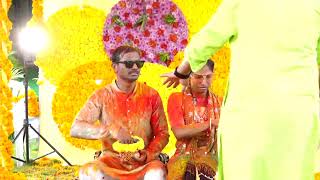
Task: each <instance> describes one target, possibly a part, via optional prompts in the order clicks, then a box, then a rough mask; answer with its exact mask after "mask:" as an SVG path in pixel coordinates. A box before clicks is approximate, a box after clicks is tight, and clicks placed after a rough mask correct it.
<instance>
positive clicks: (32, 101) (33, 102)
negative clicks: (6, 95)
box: [13, 90, 40, 117]
mask: <svg viewBox="0 0 320 180" xmlns="http://www.w3.org/2000/svg"><path fill="white" fill-rule="evenodd" d="M24 98H25V96H24V94H22V95H19V96H18V97H14V98H13V102H15V103H17V102H19V101H20V100H21V99H24ZM28 115H29V116H32V117H38V116H39V115H40V110H39V98H38V96H37V94H36V93H35V92H34V90H28Z"/></svg>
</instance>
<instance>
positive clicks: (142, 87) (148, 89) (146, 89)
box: [138, 82, 159, 95]
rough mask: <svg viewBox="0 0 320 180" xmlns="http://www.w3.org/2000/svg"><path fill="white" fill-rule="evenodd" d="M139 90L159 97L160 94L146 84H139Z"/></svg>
mask: <svg viewBox="0 0 320 180" xmlns="http://www.w3.org/2000/svg"><path fill="white" fill-rule="evenodd" d="M138 88H139V90H140V91H142V92H143V93H144V94H150V95H159V92H158V91H157V90H156V89H154V88H152V87H151V86H149V85H147V83H146V82H138Z"/></svg>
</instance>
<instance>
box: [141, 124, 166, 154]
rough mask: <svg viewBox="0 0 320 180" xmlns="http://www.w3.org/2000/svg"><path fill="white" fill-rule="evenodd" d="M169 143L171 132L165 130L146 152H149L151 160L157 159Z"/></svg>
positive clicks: (156, 137)
mask: <svg viewBox="0 0 320 180" xmlns="http://www.w3.org/2000/svg"><path fill="white" fill-rule="evenodd" d="M168 142H169V132H168V131H167V130H164V131H162V132H159V133H158V134H157V135H156V136H155V138H154V139H153V140H152V141H151V142H150V144H149V145H148V147H147V148H146V150H147V151H148V154H149V156H151V157H148V159H149V160H153V159H156V158H157V157H158V156H159V154H160V153H161V151H162V150H163V148H164V147H165V146H166V145H167V144H168Z"/></svg>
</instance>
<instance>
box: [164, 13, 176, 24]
mask: <svg viewBox="0 0 320 180" xmlns="http://www.w3.org/2000/svg"><path fill="white" fill-rule="evenodd" d="M164 21H165V22H166V23H167V24H173V23H174V22H176V18H175V17H174V15H173V14H167V15H165V17H164Z"/></svg>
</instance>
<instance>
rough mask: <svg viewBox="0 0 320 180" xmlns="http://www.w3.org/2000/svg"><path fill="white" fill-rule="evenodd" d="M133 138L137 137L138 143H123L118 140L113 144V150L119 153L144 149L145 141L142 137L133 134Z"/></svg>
mask: <svg viewBox="0 0 320 180" xmlns="http://www.w3.org/2000/svg"><path fill="white" fill-rule="evenodd" d="M132 138H134V139H137V140H138V141H137V142H136V143H132V144H122V143H120V141H116V142H114V143H113V144H112V148H113V150H115V151H116V152H119V153H123V152H137V151H139V150H142V149H144V141H143V139H142V138H141V137H138V136H132Z"/></svg>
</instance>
